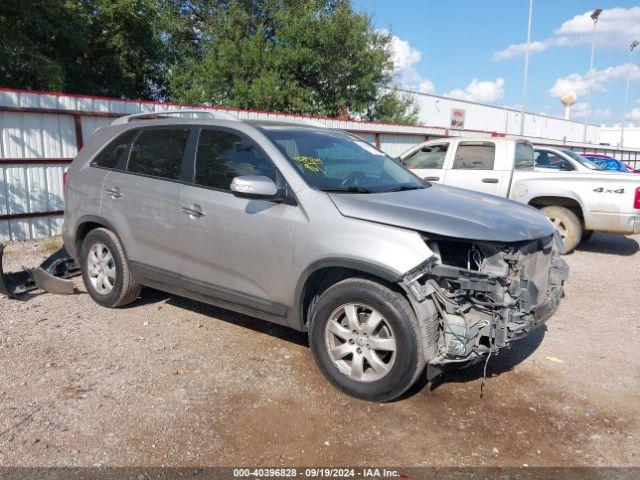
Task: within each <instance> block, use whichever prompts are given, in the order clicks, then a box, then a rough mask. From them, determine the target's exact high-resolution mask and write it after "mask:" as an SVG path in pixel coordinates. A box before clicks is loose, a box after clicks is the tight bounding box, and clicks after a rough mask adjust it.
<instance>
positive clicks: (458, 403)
mask: <svg viewBox="0 0 640 480" xmlns="http://www.w3.org/2000/svg"><path fill="white" fill-rule="evenodd" d="M638 242H640V236H638V235H636V236H634V237H623V236H617V235H605V234H595V235H594V236H593V237H592V239H591V240H590V241H589V242H587V243H585V244H584V245H583V246H582V247H581V248H580V249H578V251H576V252H575V253H574V254H571V255H568V256H567V257H565V258H566V259H567V260H568V262H569V264H570V266H571V276H570V279H569V283H568V285H567V296H566V298H565V299H564V300H563V302H562V305H561V307H560V310H559V311H558V313H556V315H555V316H554V317H553V318H552V319H551V320H550V321H549V322H548V324H547V326H546V327H545V328H544V329H541V330H539V331H537V332H535V333H534V334H532V335H531V336H529V337H527V338H526V339H523V340H521V341H520V342H518V343H517V344H516V345H515V346H514V347H513V348H512V349H511V350H508V351H503V352H501V353H500V355H499V356H497V357H495V358H493V359H492V360H491V362H490V363H489V368H488V371H489V373H490V376H491V378H490V379H489V380H488V383H487V385H486V387H485V390H484V391H485V393H484V397H483V398H480V382H481V376H482V371H481V368H480V367H473V368H471V369H468V370H465V371H462V372H459V373H456V374H450V375H448V376H447V377H445V378H442V379H440V380H437V381H436V382H435V383H433V384H427V385H419V386H418V387H417V388H415V389H414V390H413V391H412V392H411V394H410V395H409V396H407V397H406V398H404V399H402V400H399V401H397V402H393V403H389V404H384V405H379V404H374V403H367V402H363V401H359V400H355V399H352V398H350V397H348V396H345V395H343V394H341V393H339V392H337V391H336V390H334V389H333V388H332V387H331V386H330V385H329V384H328V383H327V382H326V381H325V380H324V378H323V377H322V376H321V374H320V373H319V372H318V370H317V369H316V368H315V366H314V364H313V361H312V359H311V355H310V352H309V348H308V344H307V341H306V337H305V336H304V335H301V334H298V333H296V332H293V331H291V330H288V329H285V328H280V327H277V326H274V325H270V324H267V323H264V322H261V321H259V320H255V319H252V318H249V317H245V316H242V315H238V314H235V313H231V312H228V311H224V310H221V309H218V308H214V307H210V306H207V305H203V304H199V303H197V302H192V301H190V300H186V299H182V298H177V297H171V296H167V295H165V294H162V293H160V292H155V291H151V290H146V291H144V292H143V296H142V298H141V299H140V300H139V301H137V302H136V303H134V304H132V305H130V306H128V307H126V308H120V309H116V310H109V309H104V308H101V307H99V306H98V305H96V304H95V303H93V302H92V301H91V299H90V298H89V296H88V295H87V294H86V293H85V290H84V286H83V285H82V281H81V280H79V279H77V285H78V289H79V293H78V294H76V295H73V296H56V295H51V294H45V293H34V294H28V295H26V296H24V297H22V298H20V299H19V300H8V299H6V298H0V372H2V373H0V465H2V466H96V465H101V466H197V465H201V466H204V465H207V466H256V465H272V466H273V465H278V466H300V465H316V466H337V465H351V466H365V465H368V464H378V465H402V466H406V467H410V466H415V467H420V466H521V465H523V464H527V465H530V466H640V374H639V372H640V359H639V357H638V355H637V350H636V349H637V348H638V346H640V320H639V318H640V304H639V303H638V293H637V292H638V286H639V285H640V268H639V267H640V252H639V251H638V249H639V247H638ZM44 256H46V254H45V253H43V252H42V249H41V248H40V247H39V246H38V245H36V244H34V243H24V244H20V245H12V246H10V247H9V249H8V253H7V257H8V258H7V262H6V263H5V265H6V266H8V268H7V270H11V269H12V268H16V267H19V266H20V265H23V264H26V265H34V264H36V263H37V262H38V261H39V259H41V258H43V257H44Z"/></svg>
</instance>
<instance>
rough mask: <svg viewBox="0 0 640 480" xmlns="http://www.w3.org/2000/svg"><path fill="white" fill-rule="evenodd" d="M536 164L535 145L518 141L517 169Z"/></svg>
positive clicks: (531, 166)
mask: <svg viewBox="0 0 640 480" xmlns="http://www.w3.org/2000/svg"><path fill="white" fill-rule="evenodd" d="M534 164H535V160H534V156H533V147H532V146H531V145H530V144H528V143H516V162H515V166H516V169H517V170H524V169H528V168H533V166H534Z"/></svg>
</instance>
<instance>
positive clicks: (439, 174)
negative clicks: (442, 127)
mask: <svg viewBox="0 0 640 480" xmlns="http://www.w3.org/2000/svg"><path fill="white" fill-rule="evenodd" d="M448 148H449V142H443V143H438V144H433V145H425V146H424V147H422V148H420V149H419V150H417V151H415V152H413V153H412V154H411V155H409V156H408V157H406V158H405V159H403V160H402V164H403V165H404V166H405V167H407V168H408V169H409V170H411V171H412V172H413V173H415V174H416V175H418V176H419V177H420V178H422V179H423V180H426V181H428V182H437V183H442V182H443V181H444V171H443V170H442V166H443V165H444V161H445V158H446V157H447V150H448Z"/></svg>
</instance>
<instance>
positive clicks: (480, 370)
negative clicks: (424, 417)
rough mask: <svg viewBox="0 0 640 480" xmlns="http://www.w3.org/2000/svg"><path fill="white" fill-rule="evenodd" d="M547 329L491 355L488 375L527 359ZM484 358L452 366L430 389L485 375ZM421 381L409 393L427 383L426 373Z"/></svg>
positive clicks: (538, 344)
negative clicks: (460, 366)
mask: <svg viewBox="0 0 640 480" xmlns="http://www.w3.org/2000/svg"><path fill="white" fill-rule="evenodd" d="M546 331H547V327H546V325H543V326H542V327H540V328H538V329H536V330H535V331H533V332H531V334H530V335H528V336H526V337H524V338H521V339H520V340H517V341H516V342H515V343H514V344H513V345H512V347H511V348H503V349H501V350H500V351H498V353H497V354H495V353H494V354H493V355H491V358H489V363H488V364H487V377H493V376H498V375H501V374H503V373H505V372H508V371H510V370H513V369H514V367H516V366H517V365H518V364H520V363H522V362H523V361H524V360H526V359H527V358H528V357H529V356H530V355H531V354H532V353H533V352H535V351H536V350H537V349H538V347H539V346H540V344H541V343H542V340H543V339H544V336H545V333H546ZM484 363H485V362H484V358H483V359H482V361H481V362H479V363H476V364H474V365H470V366H468V367H466V368H450V369H448V370H447V371H445V372H444V373H443V374H442V375H440V376H439V377H437V378H435V379H434V380H432V381H431V383H430V385H429V389H430V390H431V391H434V390H435V389H437V388H438V387H440V386H441V385H444V384H446V383H467V382H473V381H475V380H478V379H480V378H482V377H483V374H484ZM424 377H425V378H423V379H422V380H421V381H420V382H418V383H417V384H416V385H414V386H413V387H412V388H411V389H410V391H409V392H408V393H409V395H412V394H414V393H417V392H418V391H419V390H422V388H424V387H425V386H426V385H427V383H428V382H427V380H426V375H425V376H424Z"/></svg>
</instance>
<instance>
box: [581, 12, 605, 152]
mask: <svg viewBox="0 0 640 480" xmlns="http://www.w3.org/2000/svg"><path fill="white" fill-rule="evenodd" d="M601 13H602V9H601V8H596V9H595V10H594V11H593V12H592V13H591V20H593V33H592V34H591V63H590V64H589V74H588V76H589V83H588V84H587V118H586V119H585V121H584V135H583V136H582V141H583V142H584V143H586V142H587V125H589V120H590V119H591V82H592V80H593V78H592V77H593V55H594V53H595V51H596V24H597V23H598V17H599V16H600V14H601Z"/></svg>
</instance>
